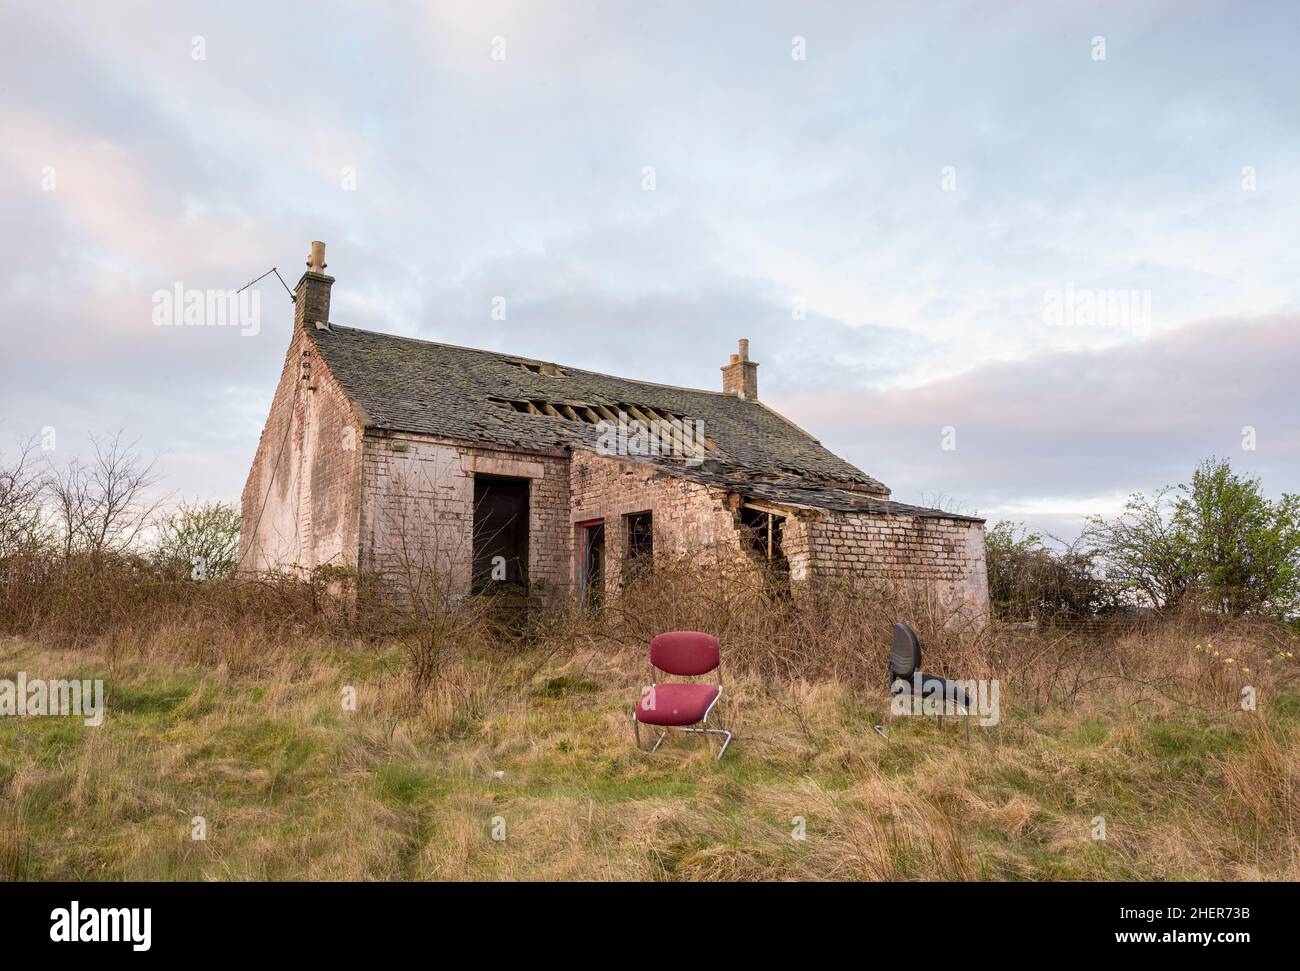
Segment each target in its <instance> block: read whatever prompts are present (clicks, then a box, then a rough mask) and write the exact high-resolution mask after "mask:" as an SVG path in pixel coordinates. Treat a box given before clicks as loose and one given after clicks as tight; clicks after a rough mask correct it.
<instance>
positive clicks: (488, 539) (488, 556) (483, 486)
mask: <svg viewBox="0 0 1300 971" xmlns="http://www.w3.org/2000/svg"><path fill="white" fill-rule="evenodd" d="M528 485H529V482H528V480H527V479H508V478H504V477H498V476H488V475H476V476H475V477H474V554H473V575H472V578H471V589H472V590H473V591H474V592H475V593H486V592H491V591H502V592H504V591H505V590H507V589H511V588H514V589H517V588H519V587H523V588H527V586H528Z"/></svg>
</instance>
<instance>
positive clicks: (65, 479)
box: [49, 432, 163, 565]
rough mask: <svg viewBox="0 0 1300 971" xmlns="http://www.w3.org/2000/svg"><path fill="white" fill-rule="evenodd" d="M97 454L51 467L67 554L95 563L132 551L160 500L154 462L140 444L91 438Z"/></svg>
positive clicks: (56, 518) (119, 436) (51, 489)
mask: <svg viewBox="0 0 1300 971" xmlns="http://www.w3.org/2000/svg"><path fill="white" fill-rule="evenodd" d="M91 444H92V445H93V446H94V452H95V454H94V456H93V457H92V458H91V459H89V460H87V461H86V462H81V461H79V460H78V459H75V458H74V459H72V460H71V461H69V462H68V464H67V465H65V466H64V467H63V468H62V469H59V468H55V467H54V466H53V465H51V466H50V475H49V493H50V497H51V499H52V502H53V507H54V509H53V512H54V522H55V527H56V528H57V530H58V532H59V541H60V545H61V547H62V552H63V557H64V559H65V561H66V560H68V559H70V558H71V557H72V556H73V555H74V554H85V555H87V556H88V557H89V559H90V562H91V563H92V565H94V564H98V563H100V562H101V561H103V560H104V559H108V558H112V557H115V556H119V555H121V554H123V553H126V552H127V551H129V550H131V549H133V548H134V547H135V545H136V541H137V540H138V539H139V538H140V536H141V534H142V533H143V532H144V531H145V530H146V529H147V528H148V527H149V526H150V525H151V524H152V523H153V522H154V517H155V514H156V513H157V510H158V507H159V506H160V505H161V504H162V501H163V500H162V499H161V498H160V497H157V496H155V495H154V494H153V490H154V487H155V486H156V485H157V484H158V475H157V473H156V472H155V471H154V463H153V462H146V461H145V459H144V457H143V456H142V455H141V454H140V452H139V451H138V450H137V449H136V443H134V442H124V441H123V440H122V433H121V432H119V433H118V434H116V435H114V436H113V437H112V438H97V437H94V436H92V437H91Z"/></svg>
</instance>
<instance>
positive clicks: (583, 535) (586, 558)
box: [578, 519, 605, 607]
mask: <svg viewBox="0 0 1300 971" xmlns="http://www.w3.org/2000/svg"><path fill="white" fill-rule="evenodd" d="M604 596H605V522H604V520H601V519H597V520H593V521H592V522H589V523H578V598H579V600H580V601H581V603H582V605H583V606H584V607H593V606H596V605H598V604H599V603H600V602H601V600H602V599H603V598H604Z"/></svg>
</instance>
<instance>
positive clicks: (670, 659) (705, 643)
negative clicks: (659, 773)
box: [632, 630, 731, 760]
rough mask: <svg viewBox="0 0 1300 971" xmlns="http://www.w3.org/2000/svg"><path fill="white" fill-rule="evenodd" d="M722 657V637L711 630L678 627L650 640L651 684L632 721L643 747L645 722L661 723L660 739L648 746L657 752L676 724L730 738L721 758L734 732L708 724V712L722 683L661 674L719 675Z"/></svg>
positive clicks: (719, 755)
mask: <svg viewBox="0 0 1300 971" xmlns="http://www.w3.org/2000/svg"><path fill="white" fill-rule="evenodd" d="M721 667H722V656H721V654H720V653H719V652H718V639H717V638H716V637H713V636H712V635H710V634H702V633H700V632H699V631H693V630H675V631H669V632H668V633H666V634H659V635H658V636H656V637H655V639H654V640H652V641H651V642H650V681H651V685H650V687H649V688H647V689H646V690H645V692H644V693H643V694H642V695H641V700H640V701H639V702H637V705H636V708H634V709H633V711H632V725H633V729H634V731H635V732H636V744H637V748H641V726H642V725H653V726H654V727H656V728H662V729H663V731H662V732H660V733H659V738H658V740H657V741H656V742H655V744H654V748H652V749H651V750H650V753H651V754H652V755H653V754H654V753H655V752H657V751H659V746H660V745H662V744H663V742H664V739H665V738H667V737H668V731H669V730H670V729H673V728H677V729H680V730H681V731H683V732H698V733H700V734H703V735H724V736H726V740H725V741H724V742H723V743H722V749H721V750H720V751H719V752H718V756H717V757H718V759H719V760H721V758H722V756H723V754H724V753H725V752H726V751H727V746H728V745H730V744H731V732H729V731H727V730H726V729H725V728H710V727H709V726H708V721H709V714H710V713H711V712H712V711H713V708H714V706H715V705H716V704H717V703H718V699H719V698H721V697H722V685H721V684H699V683H696V682H664V683H660V682H659V681H658V680H657V679H658V676H659V672H660V671H662V672H664V673H665V674H675V675H678V676H680V677H695V676H697V675H701V674H708V673H709V672H710V671H718V672H719V675H718V680H719V681H721V680H722V676H721V670H720V669H721Z"/></svg>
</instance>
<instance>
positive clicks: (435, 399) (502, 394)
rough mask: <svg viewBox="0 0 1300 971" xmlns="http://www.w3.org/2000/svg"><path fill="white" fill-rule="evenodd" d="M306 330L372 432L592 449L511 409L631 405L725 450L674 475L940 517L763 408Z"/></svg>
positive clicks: (786, 498)
mask: <svg viewBox="0 0 1300 971" xmlns="http://www.w3.org/2000/svg"><path fill="white" fill-rule="evenodd" d="M309 333H310V334H311V337H312V338H313V339H314V340H315V342H316V346H317V347H318V348H319V349H320V353H321V356H322V357H323V358H324V359H325V362H326V364H327V365H328V366H329V369H330V371H331V372H332V373H333V374H334V376H335V378H336V379H337V380H338V381H339V383H340V384H341V385H342V386H343V388H344V390H346V391H347V393H348V395H349V396H350V397H351V398H352V399H353V401H354V402H355V403H356V404H358V405H359V406H360V407H361V408H362V409H363V410H364V411H365V412H366V414H367V416H368V418H369V420H370V423H371V424H372V425H373V426H374V427H376V428H380V429H385V430H389V431H402V432H415V433H422V434H427V435H434V436H440V437H445V438H454V439H461V440H470V441H481V442H485V443H491V444H495V445H504V446H507V447H513V448H525V449H538V450H551V449H564V448H575V447H586V448H595V446H596V442H597V440H598V438H599V436H600V429H599V428H598V427H597V426H595V425H591V424H586V423H583V422H580V421H572V420H569V419H567V418H556V417H553V416H550V415H534V414H524V413H521V412H519V411H516V410H514V409H512V408H511V407H510V406H509V405H508V404H506V402H509V401H520V402H525V401H545V402H549V403H551V404H552V405H555V406H559V405H569V406H571V407H575V408H576V407H582V406H587V407H592V406H596V405H601V406H604V407H605V408H607V409H609V410H610V411H612V412H615V413H617V412H618V411H619V410H620V408H621V407H625V406H627V405H632V406H635V407H637V408H645V407H649V408H652V409H654V410H655V411H656V412H658V413H660V414H671V415H674V416H677V417H686V418H693V419H699V420H701V421H702V422H703V431H704V435H705V436H706V437H707V438H708V439H709V440H710V441H711V442H712V443H714V444H715V445H716V446H717V449H718V451H717V452H713V453H710V455H709V459H708V461H706V462H705V463H704V465H702V466H694V467H692V466H689V465H684V464H683V463H682V462H680V461H675V460H669V459H657V460H653V461H655V464H657V465H660V466H661V467H662V468H663V469H664V471H665V472H668V473H669V474H673V475H681V476H685V477H687V478H691V479H695V480H697V481H702V482H706V483H709V484H714V485H719V486H726V487H727V488H731V489H734V490H735V491H739V492H742V493H743V494H746V495H752V496H753V497H754V498H767V499H768V500H770V501H773V502H798V503H800V504H806V505H813V506H820V507H823V508H845V509H848V508H860V509H874V510H875V511H879V512H887V511H890V509H887V508H885V507H891V508H892V509H893V511H899V512H901V511H904V510H913V511H914V512H913V514H917V513H932V514H934V513H935V511H934V510H917V508H916V507H912V506H904V505H903V504H901V503H891V502H888V501H887V500H885V499H883V498H881V496H888V494H889V490H888V488H887V487H886V486H884V485H882V484H881V483H880V482H878V481H877V480H875V479H873V478H872V477H871V476H869V475H867V474H866V473H864V472H863V471H861V470H860V469H858V468H856V467H855V466H853V465H850V464H849V463H848V462H846V461H844V460H843V459H841V458H839V457H838V456H836V455H833V454H832V453H831V452H830V451H828V450H827V449H826V448H824V447H823V446H822V444H821V443H820V442H818V441H817V440H816V439H815V438H813V437H812V436H811V435H809V434H808V433H807V432H805V431H803V430H802V429H800V428H798V427H797V426H795V425H794V424H793V423H791V422H789V421H787V420H786V419H785V418H782V417H781V416H780V415H778V414H777V413H776V412H774V411H772V410H771V409H770V408H768V407H767V406H765V405H763V404H761V403H759V402H757V401H744V400H742V399H740V398H737V397H735V396H733V395H726V394H722V393H720V392H711V391H698V390H692V389H689V388H676V387H671V386H668V385H662V384H653V383H650V382H646V381H633V380H630V379H627V378H617V377H612V376H610V375H608V374H599V373H596V372H594V371H584V370H581V369H579V368H572V367H567V366H564V365H558V366H557V365H554V364H551V363H550V362H545V361H538V360H535V359H533V358H523V357H518V356H516V355H512V354H505V353H501V352H499V351H485V350H476V349H473V348H468V347H457V346H455V345H452V344H438V343H434V342H431V341H422V340H415V339H413V338H408V337H399V336H396V335H393V334H381V333H376V332H374V331H367V330H358V329H356V328H351V327H342V326H338V325H336V324H331V325H330V329H329V330H319V329H318V330H312V331H309ZM530 368H531V370H530ZM534 370H536V371H542V370H545V371H550V372H553V373H534ZM855 490H856V491H855ZM870 493H874V494H876V495H874V496H873V495H871V494H870ZM942 515H949V514H942Z"/></svg>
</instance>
